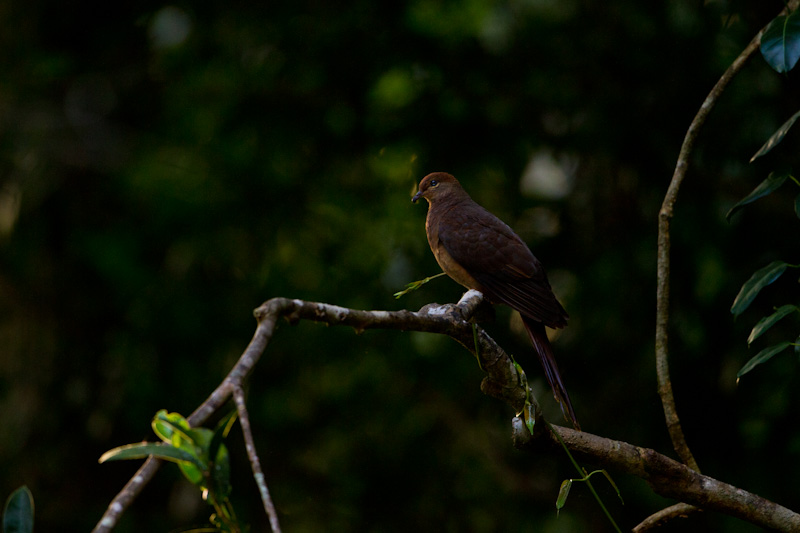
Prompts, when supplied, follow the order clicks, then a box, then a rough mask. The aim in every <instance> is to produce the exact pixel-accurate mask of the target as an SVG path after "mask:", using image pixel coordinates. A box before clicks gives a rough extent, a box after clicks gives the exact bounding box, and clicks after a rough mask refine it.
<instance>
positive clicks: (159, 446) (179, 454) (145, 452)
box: [99, 442, 205, 470]
mask: <svg viewBox="0 0 800 533" xmlns="http://www.w3.org/2000/svg"><path fill="white" fill-rule="evenodd" d="M150 455H152V456H155V457H158V458H159V459H165V460H167V461H172V462H173V463H191V464H193V465H195V466H196V467H197V468H198V469H200V470H203V469H204V468H205V465H203V464H202V463H201V462H200V461H199V460H198V459H197V457H195V456H194V455H192V454H191V453H189V452H187V451H186V450H182V449H180V448H175V447H174V446H171V445H169V444H164V443H161V442H156V443H151V442H143V443H136V444H126V445H125V446H119V447H118V448H114V449H113V450H108V451H107V452H106V453H104V454H103V455H101V456H100V461H99V462H101V463H104V462H106V461H119V460H123V459H144V458H146V457H149V456H150Z"/></svg>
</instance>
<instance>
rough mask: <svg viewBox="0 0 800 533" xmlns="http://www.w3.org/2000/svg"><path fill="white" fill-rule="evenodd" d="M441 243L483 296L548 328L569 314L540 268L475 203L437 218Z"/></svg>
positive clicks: (500, 223) (504, 228)
mask: <svg viewBox="0 0 800 533" xmlns="http://www.w3.org/2000/svg"><path fill="white" fill-rule="evenodd" d="M438 230H439V232H438V233H439V243H440V245H441V246H444V248H445V250H447V253H448V254H450V256H451V257H452V258H453V260H455V261H456V262H457V263H458V264H459V265H461V266H462V267H463V268H464V269H465V270H466V271H467V272H469V274H470V275H472V277H473V278H475V280H476V281H478V283H480V284H481V287H475V288H477V289H479V290H483V292H484V293H485V295H486V297H487V298H488V299H489V300H491V301H493V302H497V303H503V304H506V305H508V306H509V307H511V308H513V309H516V310H517V311H519V312H520V313H521V314H523V315H525V316H527V317H529V318H532V319H534V320H536V321H539V322H542V323H544V324H545V325H547V326H550V327H563V326H565V325H566V323H567V318H568V315H567V313H566V311H565V310H564V308H563V307H562V306H561V304H560V303H558V300H556V297H555V295H554V294H553V291H552V289H551V288H550V284H549V283H548V281H547V276H546V274H545V271H544V268H543V267H542V265H541V263H540V262H539V261H538V260H537V259H536V257H534V255H533V253H531V251H530V249H529V248H528V246H527V245H526V244H525V243H524V242H523V241H522V239H520V238H519V236H517V234H516V233H514V231H513V230H512V229H511V228H510V227H508V226H507V225H506V224H505V223H504V222H503V221H501V220H500V219H499V218H497V217H496V216H494V215H493V214H491V213H490V212H489V211H487V210H486V209H484V208H482V207H481V206H479V205H478V204H475V203H473V204H471V205H469V206H464V205H463V204H462V205H461V206H458V207H456V208H453V209H451V210H449V211H448V212H447V213H446V214H445V215H444V216H442V217H441V219H440V220H439V227H438Z"/></svg>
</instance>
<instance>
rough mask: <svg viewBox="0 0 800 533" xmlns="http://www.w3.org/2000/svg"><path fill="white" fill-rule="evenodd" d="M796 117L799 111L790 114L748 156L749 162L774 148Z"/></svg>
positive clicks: (798, 116) (799, 115)
mask: <svg viewBox="0 0 800 533" xmlns="http://www.w3.org/2000/svg"><path fill="white" fill-rule="evenodd" d="M798 118H800V111H798V112H797V113H795V114H794V115H792V116H791V117H790V118H789V120H787V121H786V122H784V123H783V124H782V125H781V127H780V128H778V129H777V130H776V131H775V133H773V134H772V135H770V137H769V139H767V142H765V143H764V144H763V146H761V148H759V149H758V152H756V154H755V155H754V156H753V157H751V158H750V162H751V163H752V162H753V161H755V160H756V159H758V158H759V157H761V156H762V155H765V154H766V153H767V152H769V151H770V150H772V149H773V148H775V147H776V146H777V145H778V143H779V142H781V141H782V140H783V138H784V137H786V134H787V133H789V129H790V128H791V127H792V126H794V123H795V122H796V121H797V119H798Z"/></svg>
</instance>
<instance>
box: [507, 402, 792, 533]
mask: <svg viewBox="0 0 800 533" xmlns="http://www.w3.org/2000/svg"><path fill="white" fill-rule="evenodd" d="M536 427H537V428H539V429H538V430H537V431H536V432H535V435H533V436H532V435H531V434H530V432H528V430H527V428H526V427H525V424H524V422H523V421H522V419H520V418H519V417H516V418H514V420H513V439H514V445H515V446H516V447H517V448H520V449H532V450H537V451H541V450H550V451H553V452H554V453H560V451H561V445H560V444H559V442H558V440H557V439H556V437H555V436H554V435H553V434H552V433H550V432H549V431H548V430H547V425H546V424H536ZM553 429H554V430H555V431H558V433H559V435H560V436H561V438H562V439H563V440H564V442H565V443H566V445H567V448H569V450H570V451H571V452H572V454H573V455H575V456H576V458H578V459H582V460H584V461H586V462H589V463H592V464H596V465H599V466H601V467H603V468H607V469H612V470H615V471H620V472H625V473H628V474H632V475H634V476H636V477H639V478H641V479H643V480H645V481H646V482H647V484H648V485H650V487H651V488H652V489H653V491H654V492H656V493H657V494H660V495H661V496H664V497H666V498H674V499H677V500H680V501H681V502H684V503H688V504H690V505H693V506H696V507H699V508H702V509H706V510H710V511H718V512H720V513H724V514H727V515H730V516H735V517H737V518H740V519H742V520H745V521H747V522H751V523H753V524H756V525H758V526H761V527H764V528H768V529H774V530H776V531H785V532H792V531H800V514H797V513H795V512H794V511H791V510H789V509H787V508H785V507H782V506H780V505H778V504H776V503H773V502H771V501H769V500H766V499H764V498H762V497H760V496H757V495H755V494H753V493H750V492H747V491H745V490H741V489H738V488H736V487H734V486H732V485H729V484H727V483H724V482H722V481H719V480H716V479H714V478H711V477H708V476H704V475H702V474H700V473H698V472H697V471H695V470H693V469H691V468H689V467H687V466H686V465H684V464H681V463H679V462H678V461H675V460H674V459H670V458H669V457H667V456H665V455H662V454H660V453H657V452H655V451H654V450H651V449H649V448H640V447H638V446H634V445H632V444H628V443H626V442H622V441H618V440H611V439H606V438H604V437H599V436H597V435H592V434H589V433H586V432H581V431H575V430H573V429H569V428H564V427H559V426H553ZM684 509H685V508H684Z"/></svg>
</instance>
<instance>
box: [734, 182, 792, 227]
mask: <svg viewBox="0 0 800 533" xmlns="http://www.w3.org/2000/svg"><path fill="white" fill-rule="evenodd" d="M788 177H789V173H788V172H770V173H769V176H767V179H765V180H764V181H762V182H761V183H759V184H758V186H757V187H756V188H755V189H753V190H752V192H751V193H750V194H748V195H747V196H745V197H744V198H742V199H741V200H739V202H738V203H737V204H736V205H734V206H733V207H731V209H730V211H728V213H727V214H726V215H725V218H726V219H727V220H728V221H730V219H731V217H732V216H733V214H734V213H735V212H736V211H738V210H739V209H741V208H743V207H744V206H746V205H747V204H751V203H753V202H755V201H756V200H758V199H759V198H763V197H765V196H767V195H768V194H769V193H771V192H772V191H774V190H775V189H777V188H778V187H780V186H781V185H783V182H785V181H786V179H787V178H788Z"/></svg>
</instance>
